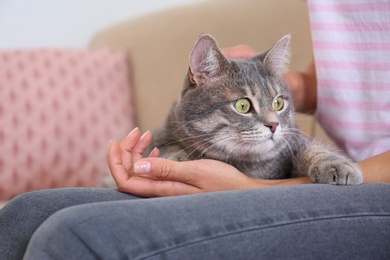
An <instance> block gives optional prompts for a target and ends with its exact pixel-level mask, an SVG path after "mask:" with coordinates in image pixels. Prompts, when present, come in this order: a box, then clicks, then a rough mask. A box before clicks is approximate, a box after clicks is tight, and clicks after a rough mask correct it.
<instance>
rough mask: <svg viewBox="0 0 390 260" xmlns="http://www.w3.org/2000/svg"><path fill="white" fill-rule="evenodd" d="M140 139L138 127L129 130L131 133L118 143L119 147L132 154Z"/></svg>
mask: <svg viewBox="0 0 390 260" xmlns="http://www.w3.org/2000/svg"><path fill="white" fill-rule="evenodd" d="M140 138H141V131H140V130H139V128H138V127H136V128H134V129H133V130H131V132H130V133H129V134H128V135H127V136H126V137H125V138H124V139H123V140H122V141H121V142H120V144H119V145H120V147H121V148H122V149H123V150H125V151H126V152H129V153H130V152H132V151H133V148H134V147H135V145H136V144H137V143H138V141H139V139H140Z"/></svg>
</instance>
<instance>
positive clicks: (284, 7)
mask: <svg viewBox="0 0 390 260" xmlns="http://www.w3.org/2000/svg"><path fill="white" fill-rule="evenodd" d="M201 33H209V34H211V35H213V36H214V37H215V38H216V39H217V41H218V43H219V45H220V46H221V47H228V46H234V45H237V44H240V43H245V44H248V45H250V46H252V47H253V48H255V49H257V50H259V51H260V50H266V49H268V48H269V47H270V46H272V45H273V44H274V43H275V42H276V41H277V40H279V39H280V38H281V37H282V36H283V35H285V34H291V36H292V54H293V55H292V63H291V69H293V70H298V71H302V70H304V69H305V68H306V67H307V65H308V64H309V62H310V60H311V58H312V50H311V40H310V29H309V20H308V14H307V7H306V4H305V1H302V0H290V1H285V0H262V1H258V0H241V1H237V0H204V1H198V2H195V3H193V4H188V5H182V6H179V7H175V8H171V9H168V10H164V11H160V12H158V13H152V14H148V15H144V16H141V17H138V18H136V19H131V20H128V21H124V22H122V23H120V24H117V25H112V26H109V27H108V28H107V29H105V30H103V31H101V32H99V33H97V35H96V36H95V37H94V38H93V39H92V41H91V44H90V47H91V48H98V47H107V46H108V47H112V48H119V49H123V48H125V49H127V50H128V51H129V61H130V64H131V71H130V75H131V82H132V88H133V91H134V93H135V98H134V103H135V109H136V120H137V125H138V126H139V127H140V128H141V130H147V129H150V130H153V129H155V128H156V127H157V126H159V125H160V124H161V122H162V121H163V120H164V118H165V116H166V114H167V112H168V110H169V108H170V106H171V104H172V102H173V101H174V100H175V99H176V98H178V96H179V93H180V88H181V85H182V81H183V77H184V74H185V72H186V70H187V68H188V56H189V52H190V51H191V49H192V46H193V44H194V42H195V41H196V40H197V38H198V36H199V35H200V34H201ZM129 105H130V104H129ZM297 118H298V124H299V125H300V127H301V128H302V129H303V130H304V131H305V132H306V133H308V134H309V135H311V136H313V137H316V138H318V137H320V138H322V139H323V138H324V133H323V132H322V131H321V129H320V128H318V126H317V124H316V123H314V120H313V119H312V117H311V116H307V115H298V116H297ZM0 206H1V205H0Z"/></svg>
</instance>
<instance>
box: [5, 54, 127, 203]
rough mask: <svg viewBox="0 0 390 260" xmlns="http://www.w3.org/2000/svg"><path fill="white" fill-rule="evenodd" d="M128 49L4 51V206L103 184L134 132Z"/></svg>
mask: <svg viewBox="0 0 390 260" xmlns="http://www.w3.org/2000/svg"><path fill="white" fill-rule="evenodd" d="M127 59H128V55H127V52H125V51H113V50H108V49H96V50H70V49H68V50H63V49H36V50H15V51H0V200H4V199H9V198H12V197H14V196H15V195H17V194H20V193H23V192H26V191H31V190H37V189H46V188H57V187H70V186H97V185H99V184H100V183H101V181H102V179H103V177H104V176H105V175H106V174H108V172H109V170H108V167H107V151H108V146H109V142H110V140H112V139H114V140H120V139H122V138H123V137H124V136H125V135H126V134H127V133H128V132H129V131H130V130H131V129H132V128H133V127H134V121H133V106H132V105H131V104H132V103H131V99H132V95H131V89H130V84H129V75H128V71H129V70H128V63H127Z"/></svg>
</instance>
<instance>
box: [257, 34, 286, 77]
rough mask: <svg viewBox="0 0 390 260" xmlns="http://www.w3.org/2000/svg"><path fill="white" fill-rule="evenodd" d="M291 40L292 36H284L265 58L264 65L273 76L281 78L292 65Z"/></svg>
mask: <svg viewBox="0 0 390 260" xmlns="http://www.w3.org/2000/svg"><path fill="white" fill-rule="evenodd" d="M290 39H291V37H290V35H286V36H284V37H283V38H282V39H280V40H279V41H278V42H277V43H276V44H275V45H274V47H272V49H271V50H269V51H268V53H267V55H266V56H265V58H264V60H263V63H264V65H265V67H266V68H267V70H268V71H269V72H270V73H271V74H273V75H277V76H281V75H283V74H284V73H285V72H287V70H288V66H289V65H290Z"/></svg>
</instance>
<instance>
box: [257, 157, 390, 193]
mask: <svg viewBox="0 0 390 260" xmlns="http://www.w3.org/2000/svg"><path fill="white" fill-rule="evenodd" d="M358 165H359V167H360V168H361V170H362V172H363V177H364V180H363V181H364V182H386V183H390V151H388V152H385V153H382V154H379V155H377V156H374V157H371V158H368V159H366V160H363V161H360V162H358ZM309 183H312V181H311V180H310V179H309V177H307V176H305V177H298V178H290V179H281V180H264V179H259V180H255V181H254V183H253V187H254V188H267V187H277V186H292V185H299V184H309Z"/></svg>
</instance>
